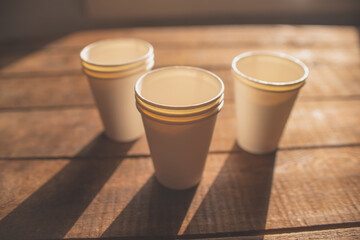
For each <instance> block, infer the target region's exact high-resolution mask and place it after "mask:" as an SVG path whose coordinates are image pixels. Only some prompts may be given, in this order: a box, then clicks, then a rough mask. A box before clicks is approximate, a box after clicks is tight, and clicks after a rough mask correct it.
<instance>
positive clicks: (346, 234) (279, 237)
mask: <svg viewBox="0 0 360 240" xmlns="http://www.w3.org/2000/svg"><path fill="white" fill-rule="evenodd" d="M359 238H360V228H359V227H354V228H343V229H332V230H322V231H304V232H296V233H282V234H271V235H270V234H269V235H263V236H236V237H224V238H214V240H215V239H216V240H235V239H249V240H290V239H292V240H296V239H304V240H307V239H309V240H310V239H324V240H328V239H343V240H354V239H359Z"/></svg>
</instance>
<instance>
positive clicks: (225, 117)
mask: <svg viewBox="0 0 360 240" xmlns="http://www.w3.org/2000/svg"><path fill="white" fill-rule="evenodd" d="M359 103H360V101H359V100H343V101H299V102H297V104H296V105H295V107H294V111H293V114H292V116H291V117H290V119H289V121H288V125H287V127H286V129H285V132H284V135H283V138H282V140H281V142H280V147H281V148H297V147H313V146H324V145H334V146H336V145H347V144H359V143H360V125H359V118H360V108H359V107H358V106H359ZM234 115H235V114H234V104H233V103H232V102H226V103H225V105H224V108H223V110H222V111H221V113H220V114H219V117H218V120H217V124H216V127H215V132H214V136H213V141H212V144H211V146H210V151H230V150H232V148H233V146H234V144H235V127H236V125H235V124H236V122H235V116H234ZM337 119H341V120H339V121H337ZM101 133H102V125H101V121H100V118H99V116H98V113H97V110H96V108H95V107H93V108H91V107H90V108H75V109H52V110H51V109H49V110H46V111H38V110H36V111H21V112H11V111H10V112H2V113H1V114H0V134H1V136H2V137H1V138H0V157H1V158H6V157H13V158H23V157H25V158H27V157H62V156H66V157H72V156H76V155H77V156H123V155H139V154H140V155H143V154H149V150H148V146H147V142H146V139H145V136H143V137H141V138H140V139H139V140H138V141H136V142H135V143H134V144H133V145H132V147H131V148H130V149H127V147H126V146H127V145H126V144H125V145H123V144H117V143H115V142H112V141H110V140H107V139H106V137H104V136H103V135H101ZM94 142H95V143H98V145H99V144H100V143H101V144H100V145H102V148H100V149H98V151H95V152H88V151H87V147H88V146H89V145H92V144H94ZM124 149H126V151H125V150H124Z"/></svg>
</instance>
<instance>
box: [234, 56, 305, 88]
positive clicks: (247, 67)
mask: <svg viewBox="0 0 360 240" xmlns="http://www.w3.org/2000/svg"><path fill="white" fill-rule="evenodd" d="M235 67H236V69H237V70H238V72H239V73H241V74H242V76H243V77H245V78H247V79H250V80H258V81H263V82H268V83H291V82H295V81H298V80H301V79H302V78H304V76H305V75H306V70H305V68H304V67H303V66H302V65H301V64H299V63H298V62H296V61H294V60H292V59H289V58H286V57H282V56H278V55H272V54H262V53H259V54H253V55H248V56H244V57H241V58H239V59H238V60H237V62H236V63H235Z"/></svg>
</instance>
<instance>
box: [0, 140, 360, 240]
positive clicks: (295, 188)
mask: <svg viewBox="0 0 360 240" xmlns="http://www.w3.org/2000/svg"><path fill="white" fill-rule="evenodd" d="M93 147H94V149H96V144H95V145H93ZM359 154H360V148H359V147H356V148H355V147H354V148H339V149H311V150H296V151H279V152H277V153H276V154H270V155H263V156H255V155H251V154H248V153H246V152H243V151H240V152H238V153H236V154H211V155H209V158H208V161H207V165H206V168H205V172H204V177H203V180H202V182H201V184H200V185H199V186H198V187H197V188H195V189H190V190H187V191H180V192H179V191H171V190H167V189H164V188H163V187H161V186H159V184H158V183H157V182H156V180H155V179H154V177H153V175H152V174H153V167H152V163H151V160H150V158H136V159H129V158H125V159H119V158H112V159H102V160H101V159H94V160H91V159H88V158H84V159H73V160H71V161H70V162H69V160H67V159H59V160H53V161H50V162H49V161H44V160H31V161H30V160H18V161H15V162H14V161H8V160H3V161H1V165H2V166H3V167H4V168H2V169H5V168H6V169H9V172H8V173H7V174H6V175H5V176H4V175H3V174H1V175H0V176H2V177H7V179H6V184H7V185H8V186H9V188H5V189H4V188H1V191H2V192H4V193H5V196H10V195H9V193H8V191H13V190H14V191H13V193H12V194H11V197H6V198H1V200H6V199H7V200H11V202H12V203H13V204H8V203H3V202H1V204H2V206H3V207H2V208H0V209H1V215H2V216H3V217H2V219H1V220H0V236H1V238H2V239H7V238H6V237H8V236H12V239H21V238H22V237H24V236H27V237H29V238H41V239H45V238H62V237H64V236H66V237H70V238H87V237H95V238H96V237H100V236H102V237H117V236H174V235H176V234H182V235H193V234H203V233H206V234H211V233H223V234H224V233H227V232H229V233H234V232H240V233H241V232H243V231H251V230H271V231H274V229H281V228H290V227H291V228H294V227H306V226H312V225H326V224H336V223H342V222H357V221H360V214H359V211H360V206H359V202H358V196H359V194H360V187H359V186H360V185H359V184H358V183H359V181H360V178H359V174H358V166H359V164H360V162H359V158H358V156H359ZM54 166H57V167H56V168H54ZM19 167H21V168H22V170H21V171H18V170H17V168H19ZM33 167H34V169H32V168H33ZM39 169H40V170H41V171H42V172H46V169H48V170H49V173H47V174H45V175H42V176H39V178H34V177H33V178H30V179H29V178H28V177H27V176H28V175H31V173H34V170H39ZM3 171H4V170H3ZM9 176H12V177H11V179H12V180H11V179H8V178H9ZM15 179H16V181H15ZM129 179H131V181H129ZM44 181H45V183H43V182H44ZM31 183H33V185H34V186H32V187H25V188H26V189H27V190H26V191H27V193H26V194H19V189H21V188H22V187H23V184H25V185H24V186H27V185H30V184H31ZM40 183H43V184H40ZM24 195H30V196H29V197H27V198H26V199H25V200H20V199H23V198H24ZM14 205H17V206H16V207H14ZM79 209H80V210H81V211H80V210H79ZM20 226H21V231H19V230H18V229H19V227H20ZM4 229H6V231H4ZM55 229H56V231H55Z"/></svg>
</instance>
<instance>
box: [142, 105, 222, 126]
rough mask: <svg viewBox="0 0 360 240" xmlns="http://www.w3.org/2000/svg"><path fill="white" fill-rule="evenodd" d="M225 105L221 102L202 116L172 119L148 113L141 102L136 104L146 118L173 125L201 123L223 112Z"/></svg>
mask: <svg viewBox="0 0 360 240" xmlns="http://www.w3.org/2000/svg"><path fill="white" fill-rule="evenodd" d="M223 105H224V101H222V102H220V104H218V105H217V107H216V108H213V109H212V110H211V111H208V112H205V113H203V114H200V115H191V116H184V117H178V116H177V117H171V116H164V115H159V114H156V113H154V112H151V111H148V110H146V109H145V108H143V107H142V106H141V105H140V104H139V102H137V103H136V107H137V108H138V109H139V111H140V112H141V113H142V114H144V115H145V116H147V117H150V118H151V119H153V120H156V121H160V122H166V123H173V124H183V123H189V122H195V121H199V120H202V119H206V118H208V117H211V116H212V115H214V114H216V113H218V112H219V111H220V110H221V108H222V106H223Z"/></svg>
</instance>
